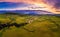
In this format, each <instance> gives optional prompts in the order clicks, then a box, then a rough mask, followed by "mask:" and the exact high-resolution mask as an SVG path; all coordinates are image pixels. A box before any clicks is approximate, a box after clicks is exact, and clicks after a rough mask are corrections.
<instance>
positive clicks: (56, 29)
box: [0, 14, 60, 37]
mask: <svg viewBox="0 0 60 37" xmlns="http://www.w3.org/2000/svg"><path fill="white" fill-rule="evenodd" d="M0 37H60V17H59V16H50V15H49V16H48V15H40V16H30V15H10V14H8V15H3V14H1V15H0Z"/></svg>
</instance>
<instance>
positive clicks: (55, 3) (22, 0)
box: [0, 0, 60, 14]
mask: <svg viewBox="0 0 60 37" xmlns="http://www.w3.org/2000/svg"><path fill="white" fill-rule="evenodd" d="M2 2H12V3H2ZM0 10H46V11H50V12H53V13H56V14H60V0H0Z"/></svg>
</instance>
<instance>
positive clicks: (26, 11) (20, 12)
mask: <svg viewBox="0 0 60 37" xmlns="http://www.w3.org/2000/svg"><path fill="white" fill-rule="evenodd" d="M4 13H18V14H32V15H33V14H53V13H52V12H48V11H42V10H13V11H0V14H4Z"/></svg>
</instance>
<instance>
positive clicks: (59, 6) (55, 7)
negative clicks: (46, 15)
mask: <svg viewBox="0 0 60 37" xmlns="http://www.w3.org/2000/svg"><path fill="white" fill-rule="evenodd" d="M0 1H1V2H22V3H26V4H37V5H38V6H39V4H44V5H43V6H45V5H46V7H47V8H48V9H49V10H48V11H51V12H54V13H57V14H60V0H0ZM19 9H20V8H19Z"/></svg>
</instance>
